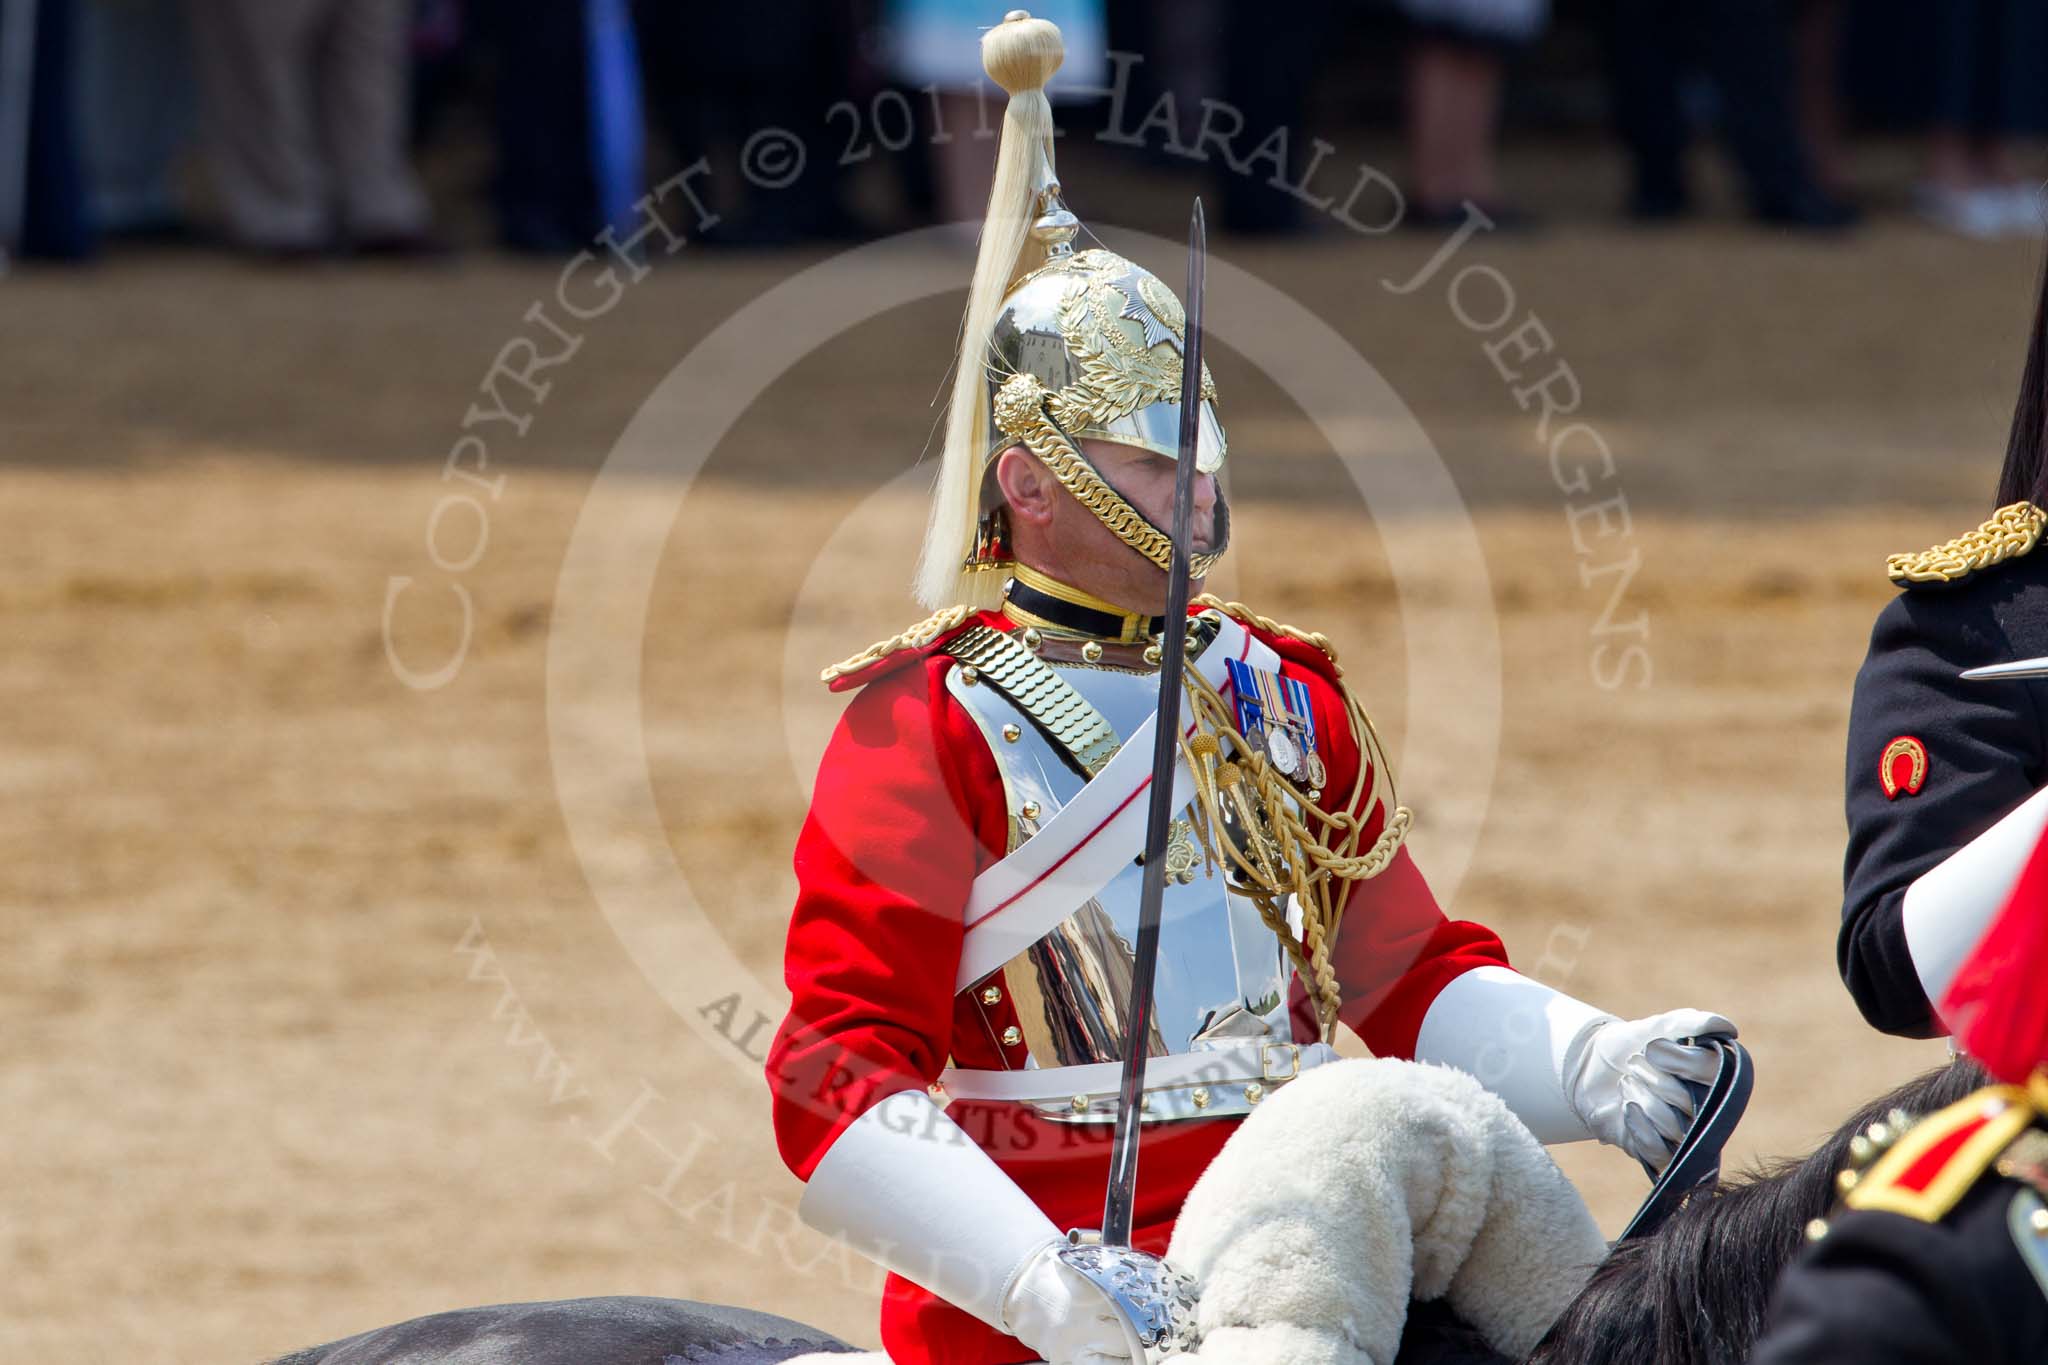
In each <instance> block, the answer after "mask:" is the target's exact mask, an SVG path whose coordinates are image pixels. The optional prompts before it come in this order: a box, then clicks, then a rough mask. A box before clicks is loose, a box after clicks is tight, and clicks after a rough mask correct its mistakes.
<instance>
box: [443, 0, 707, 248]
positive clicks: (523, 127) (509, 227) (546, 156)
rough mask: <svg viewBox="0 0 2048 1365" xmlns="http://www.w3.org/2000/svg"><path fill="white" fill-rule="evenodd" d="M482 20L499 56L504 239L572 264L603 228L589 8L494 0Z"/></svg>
mask: <svg viewBox="0 0 2048 1365" xmlns="http://www.w3.org/2000/svg"><path fill="white" fill-rule="evenodd" d="M663 8H664V9H667V10H670V11H674V10H677V9H679V8H680V7H679V6H675V5H665V6H663ZM479 18H481V19H482V20H483V21H484V22H485V23H486V24H488V25H489V29H488V32H489V35H490V39H491V42H492V45H493V47H494V48H495V50H496V54H497V95H496V99H497V118H498V174H497V181H498V184H497V198H498V235H499V239H500V240H501V241H503V243H504V244H505V245H506V246H508V247H510V248H511V249H512V250H514V251H530V252H534V253H537V254H542V255H567V254H569V253H571V252H574V251H577V250H579V249H580V248H582V247H583V246H585V245H587V244H588V243H589V242H590V240H591V239H592V238H593V237H595V236H596V235H597V233H598V231H599V230H600V229H601V228H602V227H603V226H604V221H603V216H602V214H600V212H599V211H598V199H597V181H596V172H595V169H594V167H593V165H592V159H591V155H590V145H591V140H590V91H589V64H588V63H587V62H586V61H585V60H584V43H585V39H586V33H585V28H584V24H585V20H584V15H583V5H582V3H581V0H574V2H573V3H565V0H492V3H491V5H490V6H489V7H488V8H487V9H486V10H485V11H484V12H483V13H482V14H481V15H479Z"/></svg>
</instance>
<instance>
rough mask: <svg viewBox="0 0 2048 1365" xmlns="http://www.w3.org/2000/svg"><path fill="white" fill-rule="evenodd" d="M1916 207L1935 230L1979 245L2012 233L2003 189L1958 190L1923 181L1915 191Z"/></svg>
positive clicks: (2008, 200) (2008, 208)
mask: <svg viewBox="0 0 2048 1365" xmlns="http://www.w3.org/2000/svg"><path fill="white" fill-rule="evenodd" d="M1913 207H1914V209H1915V210H1916V211H1917V212H1918V213H1919V214H1920V216H1921V217H1922V218H1924V219H1926V220H1927V221H1928V222H1930V223H1932V224H1934V226H1936V227H1938V228H1941V229H1943V230H1944V231H1947V232H1953V233H1956V234H1958V235H1960V236H1963V237H1974V238H1976V239H1977V240H1979V241H1989V240H1991V239H1992V238H1994V237H2003V236H2005V235H2006V234H2007V233H2008V232H2011V231H2012V230H2013V227H2012V224H2013V219H2014V214H2013V210H2012V205H2011V202H2010V199H2009V197H2008V196H2007V194H2006V192H2005V190H2004V188H2003V187H2002V186H1979V185H1973V186H1971V187H1970V188H1968V189H1957V188H1955V187H1954V186H1952V185H1937V184H1934V183H1932V182H1931V181H1922V182H1921V183H1919V184H1918V185H1915V186H1914V187H1913Z"/></svg>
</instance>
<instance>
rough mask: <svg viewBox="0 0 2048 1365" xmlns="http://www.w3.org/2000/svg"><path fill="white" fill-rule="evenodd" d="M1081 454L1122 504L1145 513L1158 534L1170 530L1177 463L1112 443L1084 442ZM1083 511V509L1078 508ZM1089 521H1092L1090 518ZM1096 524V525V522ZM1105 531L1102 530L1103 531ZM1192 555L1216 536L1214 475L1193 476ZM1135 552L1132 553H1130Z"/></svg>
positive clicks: (1202, 551) (1136, 448)
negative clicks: (1105, 481) (1115, 493)
mask: <svg viewBox="0 0 2048 1365" xmlns="http://www.w3.org/2000/svg"><path fill="white" fill-rule="evenodd" d="M1081 450H1082V453H1083V454H1085V455H1087V457H1088V463H1090V464H1092V465H1094V466H1095V469H1096V472H1097V473H1099V474H1101V475H1102V477H1103V478H1104V479H1106V480H1107V481H1108V482H1109V486H1110V487H1111V488H1114V489H1115V490H1116V491H1117V492H1119V493H1121V494H1123V495H1124V501H1125V502H1128V503H1129V504H1131V506H1133V507H1135V508H1137V509H1138V510H1139V511H1140V512H1143V513H1144V514H1145V519H1146V520H1147V521H1149V522H1151V523H1152V524H1153V525H1154V526H1157V527H1158V528H1159V529H1160V530H1162V531H1170V530H1172V529H1173V481H1174V474H1175V473H1176V471H1177V470H1178V469H1179V467H1180V462H1179V461H1178V460H1170V459H1168V458H1167V457H1166V456H1164V455H1155V454H1154V453H1152V452H1151V451H1149V450H1141V449H1139V448H1138V447H1137V446H1127V445H1118V444H1117V443H1116V442H1114V441H1097V440H1090V439H1084V440H1082V442H1081ZM1082 510H1083V511H1086V509H1085V508H1084V509H1082ZM1091 519H1092V518H1091ZM1098 524H1100V523H1098ZM1105 529H1106V528H1105ZM1188 531H1189V535H1190V537H1191V538H1192V540H1193V542H1194V551H1195V553H1196V554H1203V553H1205V552H1207V551H1208V550H1210V549H1212V548H1214V542H1215V537H1216V476H1215V475H1214V474H1201V473H1197V474H1196V475H1195V515H1194V517H1193V519H1192V520H1191V521H1190V522H1189V524H1188ZM1133 553H1135V551H1134V552H1133Z"/></svg>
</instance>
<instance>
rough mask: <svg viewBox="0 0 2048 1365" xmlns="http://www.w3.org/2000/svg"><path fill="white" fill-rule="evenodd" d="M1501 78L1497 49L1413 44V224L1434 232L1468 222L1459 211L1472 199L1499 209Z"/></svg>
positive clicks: (1432, 39)
mask: <svg viewBox="0 0 2048 1365" xmlns="http://www.w3.org/2000/svg"><path fill="white" fill-rule="evenodd" d="M1500 80H1501V59H1500V57H1499V55H1498V54H1496V53H1494V52H1490V51H1488V50H1486V49H1484V48H1481V47H1478V46H1474V45H1471V44H1467V43H1461V42H1458V41H1457V40H1455V39H1445V38H1440V37H1436V36H1434V35H1427V34H1425V35H1423V36H1421V37H1418V38H1416V39H1415V40H1414V41H1413V42H1412V43H1411V44H1410V46H1409V49H1408V143H1409V150H1410V157H1411V160H1412V161H1413V163H1414V167H1415V170H1414V196H1415V198H1414V202H1413V204H1411V205H1410V210H1411V212H1410V219H1409V221H1410V222H1412V223H1414V224H1416V225H1418V226H1428V227H1433V226H1437V225H1440V224H1444V223H1450V222H1456V221H1461V220H1462V219H1463V217H1464V211H1463V210H1462V209H1461V208H1460V207H1459V206H1460V205H1461V204H1463V203H1464V202H1465V201H1466V200H1468V199H1469V200H1471V201H1472V202H1474V203H1476V204H1479V205H1480V206H1482V207H1484V208H1486V209H1487V210H1488V212H1489V214H1493V213H1494V210H1496V209H1498V208H1499V203H1498V201H1499V197H1500V194H1499V184H1498V181H1497V179H1496V175H1495V170H1494V160H1493V139H1494V125H1495V123H1496V121H1497V120H1498V119H1499V116H1500ZM1495 216H1496V218H1497V217H1498V215H1497V214H1496V215H1495Z"/></svg>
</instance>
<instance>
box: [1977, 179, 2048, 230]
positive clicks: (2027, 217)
mask: <svg viewBox="0 0 2048 1365" xmlns="http://www.w3.org/2000/svg"><path fill="white" fill-rule="evenodd" d="M1988 192H1989V193H1995V194H1997V195H1998V196H1999V197H2000V198H2001V199H2002V200H2003V201H2004V205H2005V231H2006V235H2008V236H2012V237H2048V202H2044V200H2043V199H2042V195H2041V187H2040V186H2038V185H2036V184H2034V183H2033V182H2032V181H2030V180H2021V181H2018V182H2016V183H2014V184H2011V185H2001V186H1999V187H1998V188H1997V189H1996V190H1994V191H1988Z"/></svg>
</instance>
